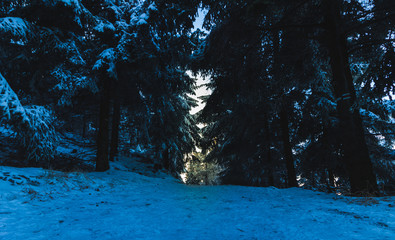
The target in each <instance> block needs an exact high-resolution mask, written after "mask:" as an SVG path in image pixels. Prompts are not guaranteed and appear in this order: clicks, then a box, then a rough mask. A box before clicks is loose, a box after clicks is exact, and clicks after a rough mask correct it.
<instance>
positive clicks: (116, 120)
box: [110, 83, 121, 161]
mask: <svg viewBox="0 0 395 240" xmlns="http://www.w3.org/2000/svg"><path fill="white" fill-rule="evenodd" d="M114 93H115V94H114V96H113V99H114V107H113V113H112V126H111V143H110V161H114V159H115V157H116V156H117V155H118V144H119V124H120V121H121V101H120V98H119V85H118V83H115V86H114Z"/></svg>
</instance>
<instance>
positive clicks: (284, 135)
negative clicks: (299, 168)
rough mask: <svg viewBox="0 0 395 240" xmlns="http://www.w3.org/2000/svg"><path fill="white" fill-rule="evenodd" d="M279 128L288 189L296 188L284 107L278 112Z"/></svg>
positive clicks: (286, 115) (296, 183)
mask: <svg viewBox="0 0 395 240" xmlns="http://www.w3.org/2000/svg"><path fill="white" fill-rule="evenodd" d="M280 127H281V133H282V141H283V148H284V150H283V151H284V158H285V163H286V167H287V176H288V187H298V182H297V181H296V171H295V165H294V159H293V154H292V146H291V143H290V141H289V126H288V113H287V110H286V108H285V106H284V105H283V106H282V107H281V111H280Z"/></svg>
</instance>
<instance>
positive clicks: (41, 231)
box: [0, 163, 395, 240]
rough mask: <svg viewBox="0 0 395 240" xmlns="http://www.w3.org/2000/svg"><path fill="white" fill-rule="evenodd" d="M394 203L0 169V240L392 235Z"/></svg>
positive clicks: (130, 176)
mask: <svg viewBox="0 0 395 240" xmlns="http://www.w3.org/2000/svg"><path fill="white" fill-rule="evenodd" d="M130 168H131V167H130V166H129V169H130ZM135 171H136V170H135ZM137 171H138V170H137ZM394 200H395V198H394V197H392V198H389V197H387V198H377V199H357V198H348V197H339V196H336V195H334V194H325V193H319V192H313V191H308V190H303V189H296V188H295V189H276V188H254V187H241V186H186V185H183V184H182V183H180V182H179V181H177V180H176V179H174V178H171V177H168V176H166V175H164V174H157V175H152V176H145V175H141V174H139V173H136V172H131V171H128V169H127V168H126V167H124V166H123V165H122V164H120V163H115V164H113V165H112V169H111V170H110V171H108V172H105V173H61V172H55V171H47V170H42V169H37V168H12V167H0V239H1V240H18V239H23V240H28V239H33V240H36V239H43V240H44V239H45V240H46V239H67V240H72V239H83V240H89V239H128V240H129V239H172V240H173V239H303V240H307V239H336V240H339V239H358V240H359V239H370V240H373V239H377V240H384V239H395V203H394ZM367 204H369V205H367Z"/></svg>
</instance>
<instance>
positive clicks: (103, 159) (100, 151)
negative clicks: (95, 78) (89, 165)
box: [96, 73, 111, 172]
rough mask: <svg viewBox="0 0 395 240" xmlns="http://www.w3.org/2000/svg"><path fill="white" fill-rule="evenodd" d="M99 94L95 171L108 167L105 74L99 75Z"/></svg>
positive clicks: (102, 170)
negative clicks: (100, 85)
mask: <svg viewBox="0 0 395 240" xmlns="http://www.w3.org/2000/svg"><path fill="white" fill-rule="evenodd" d="M101 83H102V88H101V96H100V114H99V133H98V136H97V158H96V171H98V172H104V171H106V170H108V169H109V168H110V165H109V161H108V160H109V159H108V147H109V146H108V145H109V132H108V130H109V116H110V91H111V90H110V85H111V82H110V78H109V77H108V75H107V74H105V73H102V75H101Z"/></svg>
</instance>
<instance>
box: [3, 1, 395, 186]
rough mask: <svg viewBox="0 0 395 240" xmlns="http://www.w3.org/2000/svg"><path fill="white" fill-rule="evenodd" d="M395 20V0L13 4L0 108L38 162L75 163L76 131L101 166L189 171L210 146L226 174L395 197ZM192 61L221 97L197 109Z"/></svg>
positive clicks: (233, 180) (238, 179)
mask: <svg viewBox="0 0 395 240" xmlns="http://www.w3.org/2000/svg"><path fill="white" fill-rule="evenodd" d="M199 9H200V10H201V9H205V10H207V14H206V15H205V21H204V25H203V26H204V27H205V29H206V30H207V31H208V32H209V33H208V36H207V37H206V38H204V34H203V33H202V32H201V31H200V30H196V31H194V30H193V24H194V22H195V20H196V17H197V13H198V12H199ZM394 14H395V10H394V4H393V3H392V1H390V0H366V1H365V0H364V1H362V0H347V1H345V0H344V1H343V0H309V1H305V0H297V1H291V0H276V1H274V0H234V1H221V0H203V1H198V0H189V1H182V0H145V1H141V0H129V1H127V0H99V1H96V0H95V1H93V0H34V1H25V0H12V1H2V2H1V3H0V73H1V74H2V75H0V76H1V78H0V87H1V92H0V94H1V95H0V99H1V100H2V102H1V103H0V105H1V114H2V116H4V117H5V118H4V120H6V121H4V123H5V124H6V127H8V128H11V129H13V131H15V132H17V133H18V136H19V138H18V139H19V140H20V141H19V145H20V146H21V147H22V149H24V150H23V151H24V153H25V156H26V157H27V158H26V159H28V160H29V164H31V165H41V166H46V167H48V165H52V166H55V165H59V161H67V159H68V158H70V156H65V155H64V154H65V153H64V151H61V150H60V149H62V148H63V147H64V146H62V143H63V142H64V141H65V140H66V139H69V138H70V136H72V138H73V139H74V140H76V142H77V143H76V144H80V145H81V144H82V145H83V146H84V147H85V148H86V147H87V145H86V144H88V145H89V144H91V145H89V146H92V145H93V146H95V148H96V149H97V154H96V158H95V167H96V170H97V171H106V170H107V169H109V161H113V160H114V159H116V158H117V156H119V155H124V154H127V155H130V154H135V155H139V156H140V157H141V156H142V155H143V156H144V158H147V159H150V161H151V162H153V163H154V164H155V165H156V166H157V167H158V168H165V169H167V170H170V171H171V172H173V173H176V174H177V173H180V172H182V171H183V169H184V167H185V161H186V159H188V157H187V156H188V155H191V153H192V152H194V151H195V148H196V147H199V148H202V150H203V153H200V154H198V155H199V156H200V157H199V159H200V160H199V161H206V162H211V163H210V164H211V165H210V166H213V165H212V164H218V165H220V168H221V169H225V171H224V172H223V176H222V182H223V183H229V184H242V185H254V186H277V187H297V186H302V185H305V186H308V187H320V188H323V187H324V188H326V189H327V190H332V189H334V188H335V187H337V188H342V189H347V190H349V191H351V192H352V193H353V194H359V193H366V192H367V193H369V194H378V193H379V192H380V191H382V190H384V191H387V192H389V191H394V190H395V186H394V185H393V183H394V181H395V170H394V136H395V135H394V133H395V129H394V128H395V125H394V118H395V103H394V101H393V97H394V94H395V79H394V76H393V69H394V66H393V61H394V47H395V43H394V30H395V29H394V26H395V24H394V21H395V20H394V19H395V18H394ZM188 70H192V71H193V72H194V73H195V74H197V73H202V74H203V75H204V76H205V77H207V78H209V79H210V83H208V84H207V85H206V86H207V87H208V88H210V89H212V90H213V93H212V94H211V95H210V96H203V97H201V99H202V100H203V101H204V102H205V104H206V106H205V108H204V109H203V110H202V111H200V112H199V113H198V114H196V115H191V114H190V110H191V109H192V108H193V107H195V106H197V101H196V100H194V99H193V98H192V97H191V96H192V95H193V94H194V92H195V90H196V89H197V86H196V84H195V80H194V79H193V78H191V77H190V76H189V75H188V74H187V71H188ZM3 76H4V77H3ZM198 122H200V123H203V124H204V125H205V126H204V127H203V128H202V129H201V130H199V128H198V127H197V123H198ZM36 133H37V134H36ZM82 145H81V146H82ZM76 151H77V150H76ZM195 155H196V154H195ZM55 156H56V157H55ZM202 156H205V158H204V157H202ZM65 159H66V160H65ZM194 166H199V165H194ZM212 168H213V169H218V168H215V167H212Z"/></svg>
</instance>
